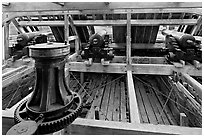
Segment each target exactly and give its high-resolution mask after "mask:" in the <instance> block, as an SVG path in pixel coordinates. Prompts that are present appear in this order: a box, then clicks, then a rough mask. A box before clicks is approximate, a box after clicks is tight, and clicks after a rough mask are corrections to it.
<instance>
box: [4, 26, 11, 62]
mask: <svg viewBox="0 0 204 137" xmlns="http://www.w3.org/2000/svg"><path fill="white" fill-rule="evenodd" d="M9 24H10V22H6V23H5V24H4V51H3V52H4V58H3V59H4V60H6V59H8V58H9Z"/></svg>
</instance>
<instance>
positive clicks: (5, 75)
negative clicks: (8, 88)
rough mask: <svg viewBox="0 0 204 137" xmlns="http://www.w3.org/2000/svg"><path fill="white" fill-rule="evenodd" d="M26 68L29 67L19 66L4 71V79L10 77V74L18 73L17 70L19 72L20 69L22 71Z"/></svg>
mask: <svg viewBox="0 0 204 137" xmlns="http://www.w3.org/2000/svg"><path fill="white" fill-rule="evenodd" d="M25 68H27V66H26V65H23V66H20V67H18V68H13V70H11V71H8V72H6V73H3V74H2V79H3V80H4V79H6V78H8V77H9V76H11V75H13V74H14V73H17V72H19V71H22V70H23V69H25Z"/></svg>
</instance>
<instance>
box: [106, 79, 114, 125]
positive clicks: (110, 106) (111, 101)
mask: <svg viewBox="0 0 204 137" xmlns="http://www.w3.org/2000/svg"><path fill="white" fill-rule="evenodd" d="M114 92H115V82H112V83H111V88H110V97H109V102H108V111H107V115H106V117H107V119H108V121H112V119H113V110H114Z"/></svg>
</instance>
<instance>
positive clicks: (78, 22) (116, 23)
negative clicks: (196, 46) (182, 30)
mask: <svg viewBox="0 0 204 137" xmlns="http://www.w3.org/2000/svg"><path fill="white" fill-rule="evenodd" d="M73 22H74V25H76V26H125V25H126V23H127V21H126V20H74V21H73ZM130 22H131V25H132V26H151V25H183V24H185V25H196V23H197V20H196V19H168V20H163V19H157V20H154V19H151V20H150V19H144V20H131V21H130ZM19 26H22V27H23V26H64V21H20V22H19Z"/></svg>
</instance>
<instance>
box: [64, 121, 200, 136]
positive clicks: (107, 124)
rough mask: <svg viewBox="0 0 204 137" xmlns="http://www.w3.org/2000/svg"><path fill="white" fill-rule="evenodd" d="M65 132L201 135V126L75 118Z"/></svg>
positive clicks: (81, 133)
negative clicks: (191, 126)
mask: <svg viewBox="0 0 204 137" xmlns="http://www.w3.org/2000/svg"><path fill="white" fill-rule="evenodd" d="M66 132H67V134H73V135H74V134H75V135H91V134H92V135H127V134H132V135H153V134H163V135H164V134H181V135H193V134H195V135H201V134H202V129H201V128H190V127H178V126H171V125H151V124H139V123H124V122H115V121H102V120H91V119H88V120H87V119H81V118H77V119H76V120H75V121H74V122H73V123H72V124H71V125H70V126H69V127H68V129H67V130H66Z"/></svg>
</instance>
